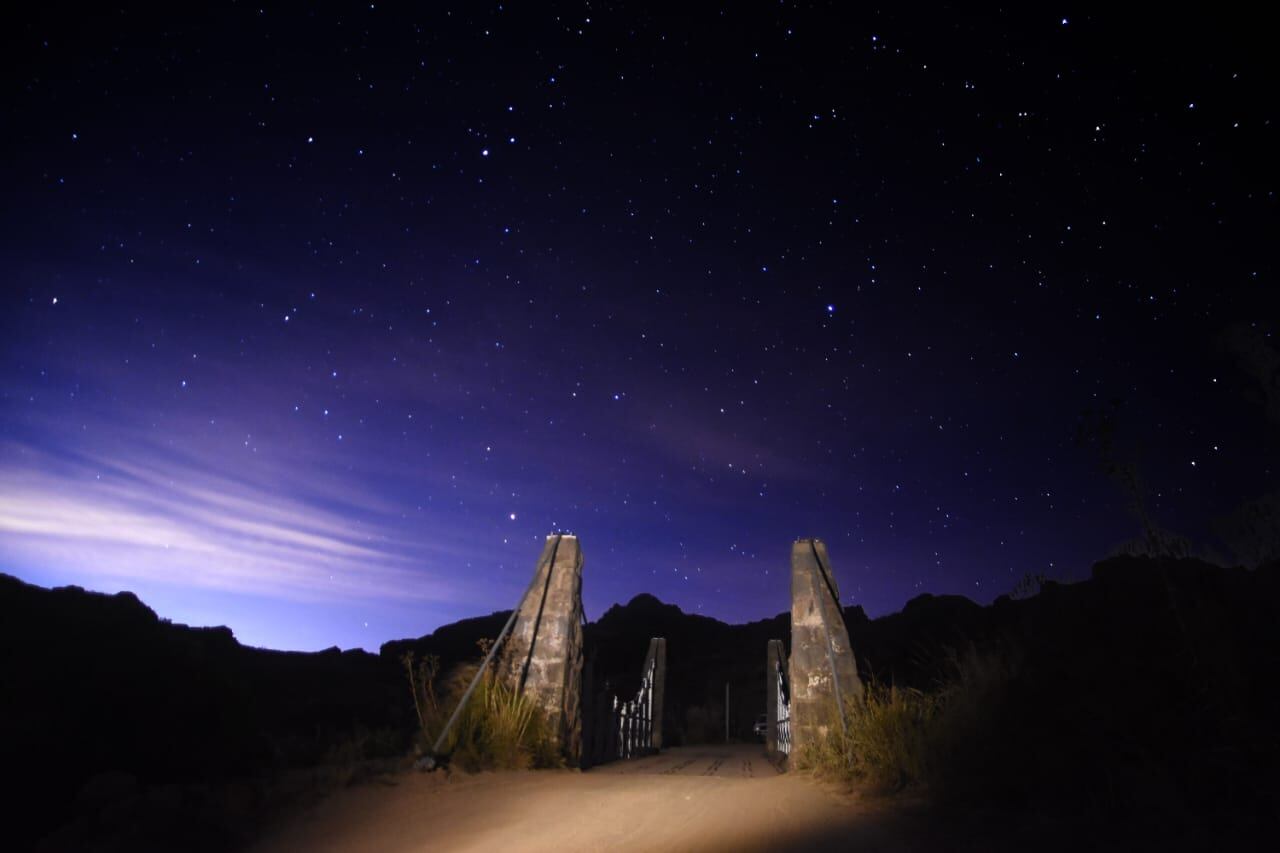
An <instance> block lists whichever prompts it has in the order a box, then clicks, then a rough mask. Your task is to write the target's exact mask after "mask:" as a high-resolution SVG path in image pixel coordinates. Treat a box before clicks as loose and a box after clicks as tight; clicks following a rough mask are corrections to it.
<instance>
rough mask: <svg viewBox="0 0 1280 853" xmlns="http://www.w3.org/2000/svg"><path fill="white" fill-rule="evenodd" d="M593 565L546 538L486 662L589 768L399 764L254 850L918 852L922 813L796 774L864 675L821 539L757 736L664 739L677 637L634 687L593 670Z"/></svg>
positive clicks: (808, 560) (808, 563)
mask: <svg viewBox="0 0 1280 853" xmlns="http://www.w3.org/2000/svg"><path fill="white" fill-rule="evenodd" d="M583 564H584V560H583V552H582V547H581V544H580V543H579V541H578V539H577V537H575V536H570V535H567V534H553V535H551V536H548V537H547V540H546V543H545V545H544V547H543V549H542V553H541V555H540V556H539V558H538V561H537V563H536V565H535V567H534V572H533V577H532V579H531V580H530V583H529V587H528V588H527V589H526V591H525V593H524V595H523V596H522V597H521V599H520V602H519V603H518V605H517V607H516V609H515V610H514V611H513V612H512V614H511V616H510V618H509V619H508V620H507V623H506V625H505V626H504V627H503V629H502V632H501V634H500V636H499V637H498V639H497V641H496V642H495V643H494V644H493V646H491V647H490V650H489V654H488V656H487V657H486V659H485V661H484V667H490V666H491V667H493V668H494V670H493V671H494V672H495V673H496V674H497V676H498V677H500V678H502V679H504V680H505V681H506V683H507V684H508V686H510V687H512V688H513V689H516V690H519V691H520V692H521V693H523V694H524V695H525V696H528V697H530V698H531V699H532V700H533V701H534V702H536V704H537V706H538V707H539V708H540V709H541V711H542V713H544V714H545V715H546V717H547V719H548V721H549V722H550V723H551V725H552V729H553V731H554V732H555V733H556V737H557V738H558V747H559V749H560V750H561V752H562V754H563V756H564V758H565V761H566V763H567V764H568V765H569V766H570V767H578V768H582V769H583V770H585V771H586V772H573V773H540V772H534V773H527V772H525V773H505V774H504V773H497V774H494V773H484V774H478V775H475V776H451V777H446V776H445V775H444V774H440V773H414V774H401V775H399V776H397V777H395V778H393V779H390V780H388V781H387V782H386V783H385V784H382V785H366V786H363V787H359V788H352V789H349V790H347V791H344V792H342V793H341V794H340V795H338V796H337V797H335V798H333V799H331V800H328V801H325V802H324V803H322V804H321V805H319V806H317V807H316V808H315V809H314V810H313V811H312V812H310V813H307V814H304V815H301V816H300V817H299V819H297V820H295V821H293V822H292V823H291V824H288V825H286V826H284V827H282V828H281V829H280V830H278V831H277V832H275V833H274V834H272V835H270V836H268V837H267V838H265V839H263V840H262V842H261V843H260V844H259V845H257V847H256V848H255V849H258V850H261V851H286V850H300V849H305V850H331V851H338V850H342V851H347V850H351V851H355V850H359V851H366V850H397V851H398V850H404V851H409V850H476V851H480V850H485V851H487V850H547V851H555V853H564V851H568V850H735V851H736V850H793V849H804V850H823V849H831V850H846V849H853V848H857V849H864V848H865V849H876V850H881V851H896V850H909V849H921V848H919V847H918V846H917V841H918V837H917V836H918V835H919V832H920V826H921V824H920V822H919V821H914V817H913V815H911V814H908V813H904V812H902V810H901V809H898V810H892V809H888V808H887V807H885V806H883V805H878V804H875V803H869V802H867V801H861V800H859V801H850V800H849V799H847V798H842V797H838V796H835V795H833V794H832V793H831V792H829V791H827V790H825V789H823V788H822V787H820V786H818V785H815V784H814V783H813V781H812V780H811V779H808V778H806V777H804V776H802V775H800V774H795V773H788V772H787V768H788V764H789V755H790V754H794V753H795V751H796V750H797V749H802V748H803V747H804V745H805V744H806V743H809V742H812V740H813V739H814V738H818V737H822V736H823V734H824V733H825V732H828V731H831V729H832V727H833V726H839V725H843V722H844V721H843V711H844V710H845V708H847V707H848V703H849V702H851V701H855V700H856V698H857V697H858V696H859V695H860V693H861V690H862V686H861V683H860V681H859V680H858V673H857V667H856V664H855V662H854V657H853V651H852V649H851V648H850V645H849V635H848V632H847V630H846V628H845V625H844V619H843V616H842V612H841V608H840V596H839V587H838V586H837V584H836V579H835V575H834V573H833V571H832V568H831V561H830V558H829V557H828V555H827V549H826V546H825V545H823V543H822V542H821V541H820V540H817V539H800V540H797V541H796V542H795V543H793V545H792V548H791V636H790V637H789V638H784V637H779V638H775V639H772V640H769V641H768V642H767V643H766V647H765V648H762V649H760V652H761V656H762V662H763V664H764V669H763V671H762V672H761V675H762V676H763V678H764V686H765V688H766V689H765V695H766V696H767V697H768V701H767V703H766V704H767V711H768V728H767V736H766V738H765V742H764V743H763V744H761V743H746V744H743V743H718V744H704V745H693V746H677V747H664V743H663V728H664V714H663V711H664V706H665V704H666V703H665V701H664V700H665V699H666V698H668V697H667V696H666V654H667V644H666V638H663V637H652V638H650V639H649V641H648V643H647V646H641V647H638V648H636V649H635V656H634V660H635V673H636V675H637V676H638V681H636V680H635V679H631V681H632V682H633V683H637V684H638V685H639V686H638V689H636V690H635V691H634V692H630V691H628V693H627V694H625V695H617V693H616V692H614V691H612V689H611V688H610V687H609V686H608V685H607V684H600V683H597V681H596V673H595V672H594V667H593V664H592V661H593V650H592V649H590V648H588V647H587V646H588V645H589V643H588V642H587V640H586V639H585V638H586V632H585V631H584V630H583V629H584V627H585V619H584V617H583V610H582V580H583ZM788 646H789V653H788ZM482 671H483V667H482ZM476 677H477V679H479V678H480V675H479V674H478V675H477V676H476ZM465 701H466V699H465V698H464V700H463V702H464V703H465ZM459 707H460V708H461V705H460V706H459ZM455 716H456V714H455ZM444 740H445V738H444V735H442V736H441V738H440V740H439V741H437V748H439V746H438V745H439V744H440V743H443V742H444ZM913 821H914V822H913Z"/></svg>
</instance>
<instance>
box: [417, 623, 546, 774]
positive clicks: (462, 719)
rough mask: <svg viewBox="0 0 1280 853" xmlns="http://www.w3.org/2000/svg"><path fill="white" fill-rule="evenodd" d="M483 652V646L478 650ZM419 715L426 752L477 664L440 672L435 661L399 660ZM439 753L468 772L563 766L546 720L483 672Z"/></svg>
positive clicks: (524, 699) (492, 675)
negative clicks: (403, 668)
mask: <svg viewBox="0 0 1280 853" xmlns="http://www.w3.org/2000/svg"><path fill="white" fill-rule="evenodd" d="M486 650H487V647H486V646H483V645H482V647H481V651H482V652H484V651H486ZM402 663H403V664H404V667H405V671H406V673H407V676H408V680H409V687H410V690H411V691H413V694H414V707H415V709H416V710H417V712H418V722H419V724H420V731H419V737H420V740H419V750H420V751H425V750H427V749H430V748H431V746H432V745H433V744H434V743H435V740H436V738H437V737H438V736H439V734H440V731H441V730H442V729H443V727H444V725H445V723H446V722H447V720H448V718H449V715H450V714H451V713H452V711H453V709H454V708H455V707H457V704H458V702H459V701H461V699H462V695H463V693H465V692H466V689H467V685H469V684H470V683H471V680H472V679H473V678H474V677H475V674H476V670H477V669H478V668H479V664H478V663H471V664H465V665H462V666H458V667H455V668H454V669H453V670H451V671H450V672H449V673H448V674H447V675H444V676H442V675H441V674H440V673H439V662H438V660H436V659H434V658H428V659H426V660H425V661H419V662H416V663H415V660H414V657H413V653H412V652H410V653H408V654H406V655H405V656H404V658H403V659H402ZM442 750H443V752H444V753H446V754H447V755H450V756H451V760H452V762H453V763H454V764H456V765H457V766H459V767H461V768H462V769H464V770H467V771H469V772H476V771H480V770H524V769H529V768H547V767H561V766H563V764H564V761H563V758H562V757H561V756H560V753H559V749H558V748H557V745H556V740H555V737H554V735H553V733H552V731H551V727H550V725H549V724H548V722H547V719H546V716H545V715H544V714H543V713H542V712H541V710H540V709H539V708H538V707H537V705H535V704H534V702H533V701H532V700H530V699H529V697H527V696H525V695H523V694H521V693H519V692H517V691H516V690H514V689H513V688H512V687H510V686H509V685H507V684H506V683H505V682H504V681H503V680H502V679H501V678H499V677H497V676H496V675H495V673H494V670H493V669H492V668H490V669H488V670H486V671H485V673H484V675H483V676H482V677H481V679H480V682H479V684H477V685H476V689H475V692H474V693H472V695H471V698H470V700H468V702H467V706H466V707H465V708H464V709H463V711H462V714H461V716H459V718H458V721H457V722H456V723H455V724H454V726H453V728H452V729H451V730H450V732H449V735H448V737H447V738H446V739H445V743H444V745H443V747H442Z"/></svg>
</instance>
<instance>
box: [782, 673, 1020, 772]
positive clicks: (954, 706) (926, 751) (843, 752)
mask: <svg viewBox="0 0 1280 853" xmlns="http://www.w3.org/2000/svg"><path fill="white" fill-rule="evenodd" d="M1010 661H1011V659H1010V658H1009V657H1008V656H1007V655H1004V654H997V653H987V654H980V653H978V652H976V651H973V650H970V651H969V652H968V653H967V654H965V655H957V654H954V653H953V654H952V655H951V656H950V665H949V667H948V669H949V670H950V674H949V675H948V677H947V678H946V679H945V680H944V681H943V682H942V683H941V684H940V685H939V686H938V687H937V688H936V689H935V690H932V691H928V692H926V691H921V690H916V689H912V688H900V687H896V686H888V687H886V686H884V685H881V684H878V683H875V682H873V683H871V684H870V685H868V686H867V687H866V689H865V690H864V691H863V695H862V697H861V698H860V699H856V700H852V701H849V702H848V704H846V706H845V709H844V710H845V720H844V726H840V725H839V724H838V720H834V719H833V720H832V724H831V725H828V726H827V727H826V728H827V734H826V736H825V737H823V738H820V739H818V740H817V741H815V742H810V743H808V744H805V745H804V746H803V747H801V749H800V750H799V751H798V754H797V756H796V763H797V766H798V767H800V768H803V769H809V770H812V771H814V772H816V773H817V774H819V775H821V776H824V777H826V778H833V779H838V780H840V781H844V782H857V783H862V784H866V785H867V786H868V787H869V788H870V789H872V790H877V791H899V790H902V789H904V788H908V787H916V786H928V787H930V788H934V789H938V788H944V787H946V786H947V785H950V784H952V783H954V782H955V781H956V780H957V779H958V778H959V777H961V776H963V775H964V774H963V772H962V771H960V770H959V768H961V767H965V768H968V767H971V766H972V758H973V756H972V755H971V753H972V751H973V750H974V749H980V748H981V744H982V743H984V742H987V741H988V740H989V737H990V733H989V732H988V731H986V730H987V729H989V728H990V717H989V711H990V709H991V707H992V705H993V704H998V701H999V695H1000V693H1001V692H1002V691H1003V690H1004V688H1005V685H1006V684H1007V683H1008V680H1009V678H1010V677H1011V673H1012V671H1013V665H1012V663H1011V662H1010ZM833 716H834V709H833Z"/></svg>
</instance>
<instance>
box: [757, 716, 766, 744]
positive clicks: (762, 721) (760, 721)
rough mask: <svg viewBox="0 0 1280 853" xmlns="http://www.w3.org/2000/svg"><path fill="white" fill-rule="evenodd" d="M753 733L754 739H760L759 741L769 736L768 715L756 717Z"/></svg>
mask: <svg viewBox="0 0 1280 853" xmlns="http://www.w3.org/2000/svg"><path fill="white" fill-rule="evenodd" d="M754 731H755V733H756V737H758V738H760V739H761V740H764V739H766V738H767V737H768V736H769V715H768V714H761V715H760V716H758V717H756V725H755V728H754Z"/></svg>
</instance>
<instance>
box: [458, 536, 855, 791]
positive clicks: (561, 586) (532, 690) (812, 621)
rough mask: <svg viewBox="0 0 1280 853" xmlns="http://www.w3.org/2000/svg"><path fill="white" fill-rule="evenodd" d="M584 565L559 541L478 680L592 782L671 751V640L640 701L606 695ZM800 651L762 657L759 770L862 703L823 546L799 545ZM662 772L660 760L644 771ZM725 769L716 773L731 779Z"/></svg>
mask: <svg viewBox="0 0 1280 853" xmlns="http://www.w3.org/2000/svg"><path fill="white" fill-rule="evenodd" d="M583 565H584V559H583V553H582V547H581V544H580V542H579V541H578V538H577V537H576V536H573V535H569V534H563V533H555V534H551V535H549V536H548V537H547V539H546V543H545V545H544V546H543V549H542V553H541V555H540V556H539V558H538V561H537V563H536V564H535V567H534V572H533V577H532V579H531V580H530V583H529V586H528V588H527V589H526V591H525V593H524V595H523V596H522V597H521V599H520V602H519V603H518V604H517V606H516V608H515V609H514V610H513V611H512V613H511V616H510V618H509V619H508V620H507V623H506V625H505V626H504V627H503V629H502V632H501V633H500V635H499V636H498V638H497V639H496V641H495V642H494V644H493V646H492V647H491V648H490V651H489V654H488V656H487V657H486V659H485V661H484V662H483V664H482V666H481V668H480V671H479V672H477V674H476V676H475V679H476V681H477V682H478V681H479V679H480V678H481V677H483V675H484V672H485V671H486V669H487V668H488V667H490V666H492V667H493V668H494V670H495V672H496V674H497V676H498V677H499V678H501V679H502V680H503V681H504V682H505V683H506V684H507V686H508V687H509V688H511V689H512V690H513V691H516V692H518V693H520V694H522V695H524V696H526V697H528V698H529V699H530V700H532V702H533V704H534V705H535V706H536V707H537V708H538V709H539V711H540V712H541V713H542V714H543V715H544V716H545V718H546V720H547V722H548V724H549V727H550V730H551V731H552V732H553V734H554V737H555V738H556V746H557V748H558V749H559V750H560V752H561V754H562V755H563V757H564V759H565V761H566V763H567V764H568V765H569V766H576V767H580V768H582V769H584V770H585V769H589V768H593V767H601V766H603V765H607V764H609V763H611V762H614V761H620V760H621V761H628V760H631V761H634V760H640V759H652V758H653V756H655V755H657V754H658V753H660V752H661V751H662V748H663V724H664V715H663V710H664V698H665V695H666V655H667V641H666V638H664V637H652V638H651V639H650V640H649V643H648V647H647V648H646V649H636V672H637V673H638V674H639V688H638V690H637V691H636V692H635V693H634V694H631V695H625V696H619V695H616V694H615V693H613V692H611V691H610V689H609V685H608V684H607V683H606V684H604V685H600V684H598V683H597V681H596V677H595V671H594V666H593V654H592V650H591V649H589V648H586V643H585V641H584V631H583V628H584V626H585V624H586V619H585V616H584V614H583V607H582V575H583ZM788 639H789V645H790V654H789V655H788V653H787V643H785V642H784V640H783V639H782V638H777V639H773V640H770V641H769V642H768V644H767V646H766V648H764V649H761V652H762V654H763V656H764V661H765V668H764V673H763V675H764V684H765V695H766V697H767V698H766V702H765V709H764V710H765V711H766V715H767V725H766V735H765V738H764V755H757V762H758V763H759V764H762V765H764V766H770V767H774V768H776V769H777V770H778V771H781V770H782V769H783V768H785V767H786V764H787V761H788V757H789V755H790V754H791V753H792V752H793V751H794V750H796V749H800V748H803V747H804V745H805V744H807V743H810V742H813V741H814V740H816V739H818V738H822V737H824V736H826V734H827V733H828V732H829V731H831V730H832V728H833V727H843V726H844V725H845V710H846V707H847V706H848V704H849V703H850V702H851V701H857V700H858V699H859V698H860V697H861V695H862V683H861V681H860V680H859V678H858V671H857V664H856V662H855V659H854V655H853V649H852V648H851V646H850V643H849V634H848V630H847V629H846V627H845V624H844V615H843V610H842V608H841V606H840V594H839V586H838V584H837V582H836V579H835V575H834V573H833V571H832V568H831V560H830V557H829V556H828V554H827V549H826V546H825V545H824V544H823V543H822V541H821V540H819V539H798V540H796V541H795V542H794V543H793V545H792V548H791V636H790V637H789V638H788ZM474 683H475V682H473V685H474ZM470 695H471V691H470V690H468V691H467V692H466V693H465V694H464V696H463V698H462V701H461V702H460V703H459V706H458V709H457V710H456V711H455V713H454V719H456V718H457V716H458V714H459V713H460V712H461V710H462V707H463V706H464V705H465V704H466V702H467V701H468V699H469V697H470ZM452 722H453V720H450V723H449V725H451V724H452ZM448 731H449V726H448V725H446V727H445V730H444V731H443V732H441V734H440V736H439V738H438V740H437V741H436V744H435V749H436V751H437V752H438V751H439V749H440V747H441V745H442V744H443V743H445V741H446V738H447V736H448ZM757 752H759V750H757ZM762 759H763V760H762ZM697 760H698V759H690V762H692V763H696V762H697ZM735 761H736V760H735ZM744 761H745V762H746V763H744V764H743V767H744V768H746V769H745V770H744V775H746V776H752V775H754V772H755V770H754V767H755V765H754V764H752V763H751V762H750V761H747V760H746V759H744ZM692 763H691V764H687V765H679V764H678V763H677V764H673V765H670V766H667V767H666V769H665V770H664V771H663V772H670V773H679V772H682V770H683V769H684V768H687V767H689V766H692ZM660 764H662V762H661V761H654V760H649V761H647V762H646V763H644V764H643V765H638V766H643V767H656V766H658V765H660ZM730 764H731V766H736V764H735V763H734V762H730ZM723 766H724V765H723V764H717V765H715V767H712V768H709V771H710V772H712V773H715V772H719V771H720V769H721V767H723ZM627 772H643V771H641V770H635V771H627ZM725 772H728V771H725Z"/></svg>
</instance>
